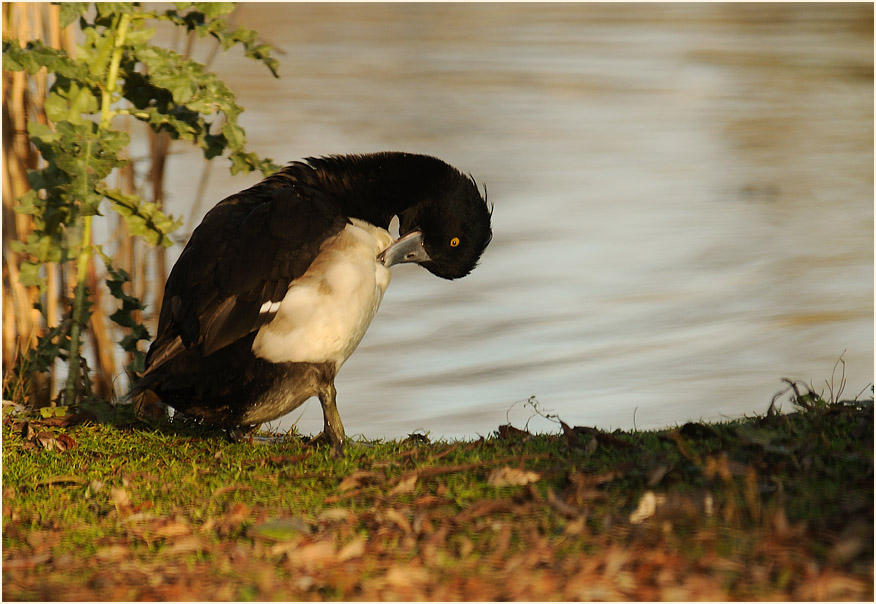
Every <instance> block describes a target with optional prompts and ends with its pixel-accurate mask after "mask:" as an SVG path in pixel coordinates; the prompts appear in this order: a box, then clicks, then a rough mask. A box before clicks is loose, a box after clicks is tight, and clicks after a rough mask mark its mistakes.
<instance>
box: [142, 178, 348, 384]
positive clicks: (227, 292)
mask: <svg viewBox="0 0 876 604" xmlns="http://www.w3.org/2000/svg"><path fill="white" fill-rule="evenodd" d="M262 184H267V181H265V183H262ZM347 222H348V221H347V219H346V218H345V217H344V216H343V215H341V213H340V211H339V210H338V209H337V207H336V206H335V205H334V204H332V203H331V202H330V201H329V200H328V199H327V198H326V197H325V196H324V195H323V194H322V193H321V192H320V191H319V190H318V189H315V188H313V187H309V186H306V185H301V184H294V185H291V186H286V187H282V188H273V187H270V186H261V185H256V186H255V187H253V188H251V189H248V190H246V191H243V192H241V193H239V194H237V195H233V196H231V197H229V198H227V199H225V200H223V201H221V202H219V204H217V205H216V206H215V207H214V208H213V209H212V210H210V211H209V212H208V213H207V215H206V216H204V219H203V221H202V222H201V224H200V225H199V226H198V228H197V229H195V231H194V232H193V233H192V237H191V239H190V240H189V242H188V244H187V245H186V247H185V249H184V250H183V252H182V254H181V255H180V257H179V260H177V262H176V264H175V265H174V267H173V270H172V271H171V272H170V276H169V277H168V279H167V285H166V287H165V290H164V301H163V303H162V307H161V313H160V315H159V319H158V334H157V336H156V338H155V340H154V342H153V343H152V346H151V347H150V348H149V353H148V354H147V356H146V372H145V374H148V373H150V372H151V371H152V370H154V369H156V368H157V367H159V366H161V365H163V364H164V363H165V362H167V361H168V360H170V359H172V358H174V357H175V356H177V355H178V354H180V353H181V352H183V351H186V350H189V349H191V348H192V347H198V350H199V353H200V355H201V356H207V355H209V354H212V353H214V352H216V351H217V350H220V349H222V348H224V347H225V346H228V345H229V344H232V343H234V342H236V341H237V340H239V339H241V338H243V337H246V336H247V335H248V334H250V333H252V332H253V331H255V330H257V329H258V328H259V327H261V326H262V325H264V324H265V323H267V322H268V321H270V319H271V318H273V314H274V313H269V312H261V313H260V312H259V311H260V309H262V308H263V306H264V304H265V303H266V302H278V301H280V300H282V299H283V296H285V294H286V290H287V289H288V288H289V284H290V283H291V282H292V281H293V280H294V279H297V278H298V277H300V276H301V275H303V274H304V273H305V271H306V270H307V268H308V267H309V266H310V264H311V263H312V262H313V260H314V258H316V256H317V254H318V253H319V247H320V245H321V244H322V243H323V241H325V239H326V238H328V237H331V236H332V235H334V234H336V233H338V232H340V231H341V230H342V229H343V228H344V226H345V225H346V224H347ZM145 374H144V375H145Z"/></svg>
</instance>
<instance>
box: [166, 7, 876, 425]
mask: <svg viewBox="0 0 876 604" xmlns="http://www.w3.org/2000/svg"><path fill="white" fill-rule="evenodd" d="M236 18H237V22H238V23H239V24H241V25H245V26H247V27H250V28H254V29H256V30H258V31H259V32H260V33H261V34H262V35H263V36H264V37H265V38H267V39H268V40H269V41H271V42H272V43H273V44H274V45H275V46H276V47H278V48H279V49H280V50H281V51H282V53H283V54H281V55H278V58H279V59H280V61H281V69H280V72H281V76H282V77H281V79H279V80H275V79H273V78H272V77H271V76H270V73H269V72H268V71H267V70H266V69H264V68H263V67H261V66H258V65H256V64H254V63H252V62H251V61H248V60H245V59H243V58H242V57H241V56H239V54H232V55H229V56H225V57H221V58H219V59H217V61H216V62H214V63H213V64H212V68H213V69H214V70H215V71H217V72H218V73H219V74H220V76H221V77H223V78H224V79H225V80H226V81H227V82H228V83H229V84H230V85H231V87H232V88H233V89H234V90H235V92H236V93H237V95H238V100H239V101H240V103H241V104H242V105H243V106H244V107H245V108H246V112H245V113H244V114H243V115H242V116H241V120H242V123H243V125H244V126H245V127H246V129H247V133H248V136H249V144H250V146H251V147H252V149H253V150H256V151H257V152H259V153H260V154H261V155H266V156H270V157H273V158H274V159H275V160H276V161H278V162H285V161H291V160H294V159H298V158H301V157H306V156H311V155H321V154H329V153H352V152H369V151H378V150H406V151H411V152H419V153H428V154H432V155H436V156H438V157H441V158H443V159H445V160H446V161H448V162H449V163H452V164H454V165H455V166H457V167H459V168H460V169H462V170H463V171H466V172H471V173H472V174H473V176H474V177H475V178H476V179H477V180H478V181H479V182H482V183H486V185H487V187H488V190H489V199H490V201H491V202H493V203H494V204H495V212H494V219H493V226H494V238H493V243H492V244H491V246H490V247H489V248H488V249H487V252H486V253H485V255H484V257H483V260H482V263H481V266H480V267H479V268H477V269H476V270H475V271H474V272H473V273H472V274H471V276H469V277H467V278H465V279H463V280H460V281H454V282H447V281H443V280H440V279H437V278H435V277H433V276H432V275H430V274H428V273H427V272H426V271H424V270H422V269H419V268H418V267H413V266H402V267H397V268H396V269H393V270H394V276H393V283H392V285H391V286H390V289H389V291H388V292H387V295H386V297H385V299H384V303H383V306H382V307H381V310H380V313H379V314H378V316H377V319H376V320H375V321H374V323H373V324H372V327H371V329H370V331H369V332H368V334H367V335H366V337H365V339H364V341H363V342H362V344H361V346H360V348H359V350H358V351H357V352H356V353H355V354H354V355H353V356H352V357H351V359H350V360H349V361H348V362H347V364H346V365H345V366H344V368H343V370H342V371H341V374H340V376H339V378H338V381H337V387H338V392H339V407H340V410H341V415H342V417H343V418H344V422H345V424H346V427H347V432H348V434H351V435H356V434H364V435H365V436H367V437H371V438H377V437H397V436H400V435H404V434H407V433H409V432H411V431H413V430H417V429H420V430H427V431H430V432H431V434H432V436H433V437H473V436H476V435H477V434H488V433H489V432H491V431H492V430H494V429H495V428H496V427H497V426H498V425H499V424H502V423H505V422H506V421H507V419H510V420H511V421H513V422H514V423H515V424H516V425H517V426H520V427H522V426H523V424H524V423H525V422H526V420H527V418H529V417H530V415H531V411H530V410H529V409H528V408H525V407H524V405H522V404H520V401H524V400H526V399H527V398H528V397H530V396H531V395H536V396H537V399H538V401H539V402H540V404H541V406H542V407H543V408H544V409H546V410H548V411H552V412H554V413H558V414H559V415H560V416H561V417H562V418H563V419H564V420H565V421H566V422H568V423H569V424H577V425H594V426H599V427H602V428H616V427H622V428H629V427H632V426H633V422H634V420H635V423H636V425H637V426H638V427H639V428H648V427H659V426H665V425H670V424H674V423H683V422H685V421H688V420H691V419H694V420H695V419H699V418H704V419H717V418H720V417H725V416H726V417H738V416H741V415H743V414H746V413H754V412H763V411H765V410H766V408H767V406H768V404H769V402H770V399H771V398H772V395H773V394H774V393H775V392H777V391H778V390H779V389H780V388H781V384H780V382H779V379H780V378H782V377H790V378H797V379H802V380H806V381H809V380H812V381H813V382H814V384H815V385H816V386H823V385H824V380H825V379H828V380H829V379H830V375H831V370H832V368H833V366H834V363H835V361H836V360H837V359H838V358H839V356H840V355H841V354H842V353H843V351H845V354H844V357H843V358H844V360H845V362H846V368H845V373H846V379H847V380H848V385H847V386H846V392H845V394H846V395H848V396H850V397H853V396H854V395H856V394H857V393H858V392H859V391H861V390H862V389H864V388H865V387H866V386H867V384H868V383H869V382H870V381H872V379H873V26H872V24H873V7H872V5H870V4H857V5H837V4H832V5H814V4H805V5H801V4H782V5H763V4H732V5H722V4H683V5H682V4H677V5H676V4H674V5H659V4H658V5H650V4H649V5H632V4H610V5H590V4H562V5H545V4H539V5H525V4H523V5H521V4H513V5H502V4H412V5H408V4H381V5H369V4H356V5H339V4H245V5H243V6H242V8H241V9H240V10H239V13H238V14H237V17H236ZM207 46H208V44H204V45H203V48H201V49H200V50H201V51H203V52H204V55H206V51H207V50H208V48H207ZM175 149H177V150H178V151H183V146H182V145H179V146H178V147H176V148H175ZM169 169H170V174H169V178H170V181H169V184H168V198H169V204H170V208H171V211H173V212H175V213H177V214H183V215H186V216H187V215H188V214H189V213H190V212H192V200H193V199H194V198H195V191H196V188H197V180H198V174H199V173H200V170H201V162H200V159H199V158H198V155H197V153H196V152H195V153H188V152H186V153H182V154H179V155H176V156H174V158H173V159H172V161H171V164H170V166H169ZM256 179H257V178H256V177H255V176H253V175H249V176H244V177H234V178H232V177H230V176H229V175H228V174H227V172H226V171H225V169H224V167H221V168H220V167H219V166H217V167H214V168H213V170H212V174H211V179H210V184H209V186H208V189H207V193H206V197H205V200H204V202H203V204H202V205H201V206H200V207H198V208H197V209H195V210H194V214H195V219H196V220H199V219H200V216H202V215H203V213H204V212H205V211H206V210H207V209H208V207H209V206H211V205H212V204H213V203H215V202H216V201H218V200H219V199H221V198H222V197H224V196H226V195H228V194H230V193H232V192H234V191H237V190H239V189H241V188H244V187H246V186H248V185H250V184H251V183H252V182H254V181H255V180H256ZM178 252H179V249H176V251H175V252H173V253H172V254H171V257H175V255H176V254H178ZM836 381H837V382H838V376H837V380H836ZM867 393H869V388H868V389H867ZM515 403H518V404H516V405H515ZM509 409H510V411H509ZM301 415H302V410H298V411H296V412H294V413H293V414H291V415H290V416H287V418H286V419H285V420H283V421H282V422H278V423H277V424H275V426H279V427H288V426H289V425H291V423H292V421H294V420H295V419H298V418H299V416H301ZM299 426H300V428H301V429H302V430H303V431H304V432H306V433H307V432H315V431H318V430H319V429H320V428H321V411H320V408H319V404H318V403H317V402H316V401H315V400H313V401H311V402H310V403H308V404H307V406H306V408H304V410H303V417H301V421H300V423H299ZM529 426H530V428H531V429H534V430H539V431H548V430H550V431H553V430H556V429H557V428H556V425H554V424H551V423H550V422H548V421H546V420H543V419H540V418H535V419H533V420H532V421H531V423H530V425H529Z"/></svg>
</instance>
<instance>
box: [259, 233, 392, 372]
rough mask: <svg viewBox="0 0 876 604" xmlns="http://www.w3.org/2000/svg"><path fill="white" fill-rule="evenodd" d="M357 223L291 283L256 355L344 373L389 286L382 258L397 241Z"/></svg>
mask: <svg viewBox="0 0 876 604" xmlns="http://www.w3.org/2000/svg"><path fill="white" fill-rule="evenodd" d="M352 222H353V224H351V225H348V226H347V227H346V228H345V229H344V230H343V231H341V232H340V233H339V234H338V235H336V236H334V237H332V238H331V239H328V240H326V242H325V243H324V244H323V245H322V247H321V248H320V252H319V255H318V256H317V257H316V259H315V260H314V261H313V263H312V264H311V265H310V267H309V268H308V269H307V272H306V273H305V274H304V275H302V276H301V277H299V278H298V279H296V280H295V281H293V282H292V284H291V285H290V287H289V290H288V291H287V292H286V296H285V297H284V298H283V300H282V301H281V302H280V303H279V309H278V310H277V314H276V316H275V317H274V318H273V319H272V320H271V322H270V323H268V324H267V325H265V326H264V327H262V328H261V329H260V330H259V332H258V334H257V335H256V338H255V341H254V342H253V346H252V350H253V352H254V353H255V355H256V356H258V357H261V358H263V359H265V360H268V361H271V362H272V363H282V362H290V361H291V362H310V363H325V362H333V363H335V365H336V367H337V368H340V366H341V365H342V364H343V363H344V361H346V360H347V358H348V357H349V356H350V355H351V354H352V353H353V351H354V350H355V349H356V346H358V345H359V342H360V341H361V340H362V336H364V335H365V331H366V330H367V329H368V326H369V325H370V324H371V320H372V319H373V318H374V315H375V314H376V313H377V309H378V307H379V306H380V302H381V300H383V292H385V291H386V287H387V286H388V285H389V277H390V275H389V269H387V268H386V267H385V266H384V265H383V263H382V262H378V261H377V255H378V254H379V253H380V252H382V251H383V250H384V249H386V248H387V247H389V245H390V244H391V243H392V241H393V239H392V236H391V235H390V234H389V232H388V231H386V230H384V229H381V228H378V227H375V226H373V225H370V224H368V223H366V222H363V221H360V220H356V219H353V220H352Z"/></svg>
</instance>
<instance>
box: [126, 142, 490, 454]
mask: <svg viewBox="0 0 876 604" xmlns="http://www.w3.org/2000/svg"><path fill="white" fill-rule="evenodd" d="M490 215H491V211H490V209H489V208H488V206H487V203H486V200H485V199H484V198H483V197H482V196H481V194H480V192H479V191H478V187H477V185H476V184H475V182H474V180H473V179H472V178H470V177H468V176H466V175H464V174H462V173H461V172H459V171H458V170H456V169H455V168H453V167H452V166H450V165H448V164H446V163H445V162H443V161H441V160H439V159H437V158H434V157H429V156H425V155H414V154H408V153H396V152H386V153H375V154H369V155H345V156H329V157H322V158H308V159H306V160H304V161H301V162H293V163H291V164H290V165H288V166H287V167H285V168H284V169H282V170H280V171H279V172H277V173H276V174H273V175H272V176H269V177H268V178H266V179H265V180H263V181H262V182H260V183H258V184H257V185H255V186H253V187H251V188H249V189H246V190H244V191H241V192H240V193H237V194H236V195H232V196H230V197H228V198H226V199H224V200H222V201H220V202H219V203H218V204H217V205H216V206H215V207H213V209H211V210H210V211H209V212H208V213H207V214H206V216H204V219H203V221H202V222H201V224H200V225H199V226H198V227H197V228H196V229H195V231H194V232H193V233H192V236H191V239H190V240H189V242H188V244H187V245H186V247H185V248H184V249H183V252H182V254H181V255H180V257H179V259H178V260H177V262H176V264H175V265H174V267H173V269H172V270H171V273H170V276H169V277H168V279H167V285H166V287H165V291H164V300H163V303H162V306H161V312H160V314H159V319H158V333H157V335H156V337H155V340H154V341H153V342H152V345H151V347H150V348H149V352H148V354H147V356H146V369H145V372H144V374H143V376H142V379H140V381H139V383H138V384H137V387H136V392H137V393H138V394H140V395H142V394H143V393H145V392H146V391H151V392H153V393H154V394H155V395H157V397H158V398H159V399H161V400H162V401H164V402H165V403H167V404H168V405H170V406H172V407H174V408H175V409H177V410H178V411H181V412H183V413H185V414H187V415H190V416H193V417H197V418H200V419H203V420H205V421H207V422H209V423H213V424H218V425H221V426H224V427H227V428H237V427H249V426H255V425H258V424H261V423H263V422H266V421H270V420H273V419H276V418H279V417H282V416H283V415H285V414H287V413H288V412H290V411H291V410H293V409H295V408H296V407H298V406H299V405H301V404H302V403H304V402H305V401H306V400H307V399H309V398H310V397H312V396H316V397H318V398H319V401H320V403H321V404H322V410H323V416H324V419H325V428H324V430H323V437H324V438H326V439H328V440H329V442H331V443H332V444H339V443H341V442H343V440H344V426H343V424H342V422H341V417H340V415H339V413H338V409H337V403H336V391H335V385H334V379H335V376H336V374H337V372H338V370H339V369H340V368H341V365H343V364H344V361H346V360H347V358H349V356H350V355H351V354H352V353H353V351H354V350H355V349H356V346H358V344H359V342H360V341H361V339H362V336H363V335H364V334H365V331H366V330H367V329H368V326H369V325H370V323H371V320H372V319H373V318H374V315H375V313H376V312H377V308H378V307H379V306H380V302H381V300H382V299H383V293H384V292H385V291H386V288H387V286H388V285H389V280H390V272H389V267H391V266H393V265H395V264H400V263H403V262H415V263H417V264H419V265H420V266H422V267H423V268H425V269H426V270H428V271H430V272H431V273H433V274H434V275H437V276H439V277H442V278H444V279H457V278H459V277H464V276H465V275H467V274H468V273H469V272H471V270H472V269H473V268H474V267H475V265H476V264H477V262H478V260H479V258H480V257H481V254H482V253H483V252H484V249H485V248H486V247H487V244H488V243H489V242H490V238H491V230H490V217H491V216H490ZM394 216H397V217H398V224H399V238H398V240H395V239H394V238H393V236H392V235H391V234H390V232H389V231H388V228H389V224H390V221H391V220H392V218H393V217H394Z"/></svg>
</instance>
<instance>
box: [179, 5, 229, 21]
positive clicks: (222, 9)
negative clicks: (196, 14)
mask: <svg viewBox="0 0 876 604" xmlns="http://www.w3.org/2000/svg"><path fill="white" fill-rule="evenodd" d="M194 6H195V8H196V9H197V10H198V11H200V12H202V13H203V14H204V16H205V17H207V18H208V19H215V18H217V17H221V16H222V15H227V14H229V13H231V12H232V11H233V10H234V2H195V3H194ZM177 8H179V7H177Z"/></svg>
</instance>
